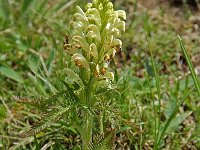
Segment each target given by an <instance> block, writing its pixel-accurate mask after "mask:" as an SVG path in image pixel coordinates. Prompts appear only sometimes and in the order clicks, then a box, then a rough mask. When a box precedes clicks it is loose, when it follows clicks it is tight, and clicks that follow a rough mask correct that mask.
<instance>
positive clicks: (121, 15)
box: [116, 10, 126, 20]
mask: <svg viewBox="0 0 200 150" xmlns="http://www.w3.org/2000/svg"><path fill="white" fill-rule="evenodd" d="M116 12H117V14H118V17H119V18H120V19H123V20H126V12H125V11H124V10H117V11H116Z"/></svg>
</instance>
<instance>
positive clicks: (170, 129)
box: [166, 111, 192, 134]
mask: <svg viewBox="0 0 200 150" xmlns="http://www.w3.org/2000/svg"><path fill="white" fill-rule="evenodd" d="M191 113H192V111H189V112H184V113H182V114H180V115H178V116H176V117H175V118H174V119H172V121H171V123H170V124H169V126H168V128H167V130H166V134H170V133H172V132H174V131H176V130H177V129H178V127H179V125H180V124H181V123H182V122H183V121H184V120H185V119H186V118H187V117H188V116H189V115H191Z"/></svg>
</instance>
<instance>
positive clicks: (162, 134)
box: [156, 87, 194, 149]
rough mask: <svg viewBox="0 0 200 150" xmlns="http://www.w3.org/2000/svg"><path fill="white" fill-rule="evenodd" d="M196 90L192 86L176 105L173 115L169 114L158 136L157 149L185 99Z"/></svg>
mask: <svg viewBox="0 0 200 150" xmlns="http://www.w3.org/2000/svg"><path fill="white" fill-rule="evenodd" d="M193 90H194V87H192V88H191V89H190V90H189V91H188V92H187V93H186V94H185V96H183V98H182V99H181V100H180V101H179V103H178V104H177V106H176V107H175V109H174V110H173V112H172V113H171V115H170V116H169V118H168V120H167V122H166V124H165V126H164V128H163V130H162V131H161V134H160V136H159V138H158V141H157V144H156V145H157V146H156V147H157V149H158V146H159V145H160V141H161V140H162V138H163V137H164V135H165V132H166V130H167V128H168V127H169V124H170V123H171V121H172V119H173V118H174V117H175V116H176V114H177V112H178V110H179V107H180V106H181V105H182V104H183V102H184V101H185V99H186V98H187V97H188V96H189V95H190V94H191V93H192V91H193Z"/></svg>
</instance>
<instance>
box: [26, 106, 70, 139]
mask: <svg viewBox="0 0 200 150" xmlns="http://www.w3.org/2000/svg"><path fill="white" fill-rule="evenodd" d="M69 109H70V107H65V108H59V110H58V111H55V110H54V113H53V114H50V115H49V117H47V118H46V119H45V120H44V121H42V122H41V123H40V124H38V125H36V126H35V127H33V128H32V129H31V130H30V131H29V132H27V134H26V136H30V135H33V134H36V133H38V132H40V131H42V130H44V129H45V128H47V127H49V126H50V125H51V124H52V123H54V122H56V121H57V120H58V119H59V118H60V117H61V116H62V115H63V114H64V113H66V112H67V111H69Z"/></svg>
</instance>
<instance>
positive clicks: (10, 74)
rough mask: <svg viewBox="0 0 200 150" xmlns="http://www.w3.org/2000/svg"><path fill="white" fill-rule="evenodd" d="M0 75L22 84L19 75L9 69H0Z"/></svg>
mask: <svg viewBox="0 0 200 150" xmlns="http://www.w3.org/2000/svg"><path fill="white" fill-rule="evenodd" d="M0 73H1V74H3V75H4V76H6V77H7V78H10V79H12V80H14V81H16V82H19V83H23V79H22V77H21V76H20V74H19V73H18V72H16V71H14V70H13V69H11V68H10V67H0Z"/></svg>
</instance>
